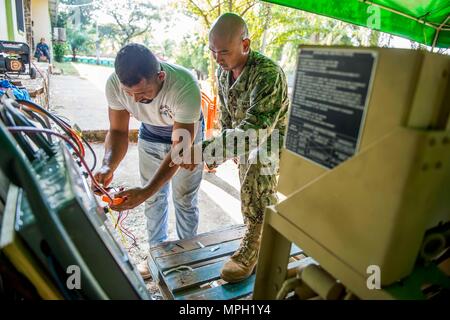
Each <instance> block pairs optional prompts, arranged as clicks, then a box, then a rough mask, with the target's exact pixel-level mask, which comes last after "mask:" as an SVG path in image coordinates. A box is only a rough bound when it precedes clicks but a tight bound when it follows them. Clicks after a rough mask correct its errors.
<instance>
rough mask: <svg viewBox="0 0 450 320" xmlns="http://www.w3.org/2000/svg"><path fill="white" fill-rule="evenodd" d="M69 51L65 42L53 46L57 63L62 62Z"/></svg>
mask: <svg viewBox="0 0 450 320" xmlns="http://www.w3.org/2000/svg"><path fill="white" fill-rule="evenodd" d="M66 51H67V44H65V43H64V42H55V43H54V44H53V55H54V56H55V60H56V61H57V62H62V61H63V58H64V55H65V54H66Z"/></svg>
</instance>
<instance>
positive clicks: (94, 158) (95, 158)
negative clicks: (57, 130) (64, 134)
mask: <svg viewBox="0 0 450 320" xmlns="http://www.w3.org/2000/svg"><path fill="white" fill-rule="evenodd" d="M53 115H54V116H55V117H57V118H58V119H59V120H61V122H63V123H64V124H65V125H66V126H68V127H70V128H72V126H71V125H70V124H69V123H68V122H67V121H65V120H64V119H62V118H61V116H60V115H57V114H53ZM81 140H83V142H84V144H85V145H86V146H87V147H88V149H89V151H90V152H91V153H92V157H93V161H94V164H93V165H92V167H91V171H94V169H95V167H96V166H97V155H96V154H95V152H94V149H92V146H91V145H90V143H89V142H88V141H87V140H86V139H85V138H84V137H83V136H81Z"/></svg>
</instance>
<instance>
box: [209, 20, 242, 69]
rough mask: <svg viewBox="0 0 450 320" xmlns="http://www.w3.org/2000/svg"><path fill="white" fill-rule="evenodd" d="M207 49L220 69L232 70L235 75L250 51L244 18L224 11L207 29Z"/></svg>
mask: <svg viewBox="0 0 450 320" xmlns="http://www.w3.org/2000/svg"><path fill="white" fill-rule="evenodd" d="M209 50H210V51H211V54H212V55H213V57H214V59H215V60H216V62H217V63H218V64H219V65H220V66H221V67H222V69H224V70H231V71H233V74H234V75H235V76H236V77H237V76H238V75H239V73H240V72H241V71H242V68H243V67H244V66H245V63H246V62H247V59H248V55H249V52H250V39H249V34H248V28H247V24H246V23H245V21H244V19H242V18H241V17H240V16H238V15H237V14H234V13H224V14H223V15H221V16H220V17H219V18H217V20H216V21H214V23H213V25H212V26H211V30H210V31H209Z"/></svg>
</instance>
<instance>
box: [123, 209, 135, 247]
mask: <svg viewBox="0 0 450 320" xmlns="http://www.w3.org/2000/svg"><path fill="white" fill-rule="evenodd" d="M128 212H129V211H126V214H125V216H124V217H123V219H122V221H121V222H120V229H121V230H122V231H123V232H124V233H125V234H126V235H127V236H128V237H129V238H130V239H131V240H133V245H136V243H137V242H136V237H135V235H134V234H133V232H131V231H129V230H128V229H127V228H125V227H124V226H123V222H124V221H125V219H126V218H127V217H128ZM130 235H131V236H130Z"/></svg>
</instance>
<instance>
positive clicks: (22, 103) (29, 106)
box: [18, 101, 86, 157]
mask: <svg viewBox="0 0 450 320" xmlns="http://www.w3.org/2000/svg"><path fill="white" fill-rule="evenodd" d="M18 103H19V104H21V105H24V106H26V107H27V108H29V109H31V110H32V111H34V112H37V113H39V114H43V115H45V116H47V115H46V114H45V113H43V112H41V111H40V110H39V109H37V108H35V107H34V106H33V105H32V104H29V103H27V101H20V102H18ZM58 124H59V125H61V126H64V128H66V130H67V131H69V132H70V135H71V136H72V137H73V138H74V139H75V141H76V143H77V146H78V151H79V152H80V154H81V155H82V156H83V157H84V156H85V154H86V152H85V150H84V146H83V143H82V142H81V140H80V138H79V137H78V135H77V134H76V132H75V131H74V130H73V129H72V128H70V127H69V126H67V125H66V124H65V123H64V122H62V121H59V122H58Z"/></svg>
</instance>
